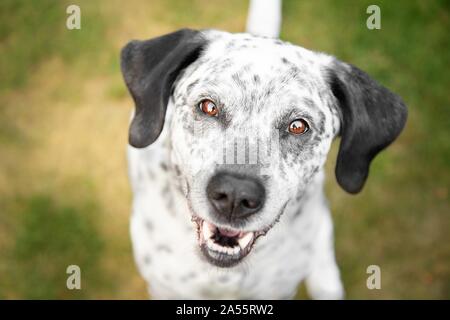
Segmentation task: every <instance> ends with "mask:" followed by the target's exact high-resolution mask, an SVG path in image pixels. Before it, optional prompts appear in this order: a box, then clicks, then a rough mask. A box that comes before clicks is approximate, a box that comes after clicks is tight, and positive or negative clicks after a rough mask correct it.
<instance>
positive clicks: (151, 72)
mask: <svg viewBox="0 0 450 320" xmlns="http://www.w3.org/2000/svg"><path fill="white" fill-rule="evenodd" d="M205 45H206V40H204V39H203V38H202V37H201V35H200V33H199V32H198V31H195V30H190V29H182V30H179V31H177V32H173V33H169V34H166V35H164V36H161V37H158V38H154V39H150V40H146V41H137V40H134V41H131V42H129V43H128V44H127V45H126V46H125V47H124V48H123V49H122V52H121V68H122V73H123V77H124V80H125V83H126V85H127V87H128V90H129V91H130V94H131V96H132V97H133V100H134V103H135V106H136V112H135V115H134V118H133V121H132V122H131V126H130V132H129V133H130V134H129V143H130V144H131V145H132V146H134V147H137V148H143V147H146V146H148V145H150V144H151V143H153V142H154V141H155V140H156V139H157V138H158V136H159V135H160V133H161V130H162V128H163V125H164V119H165V115H166V108H167V103H168V101H169V97H170V95H171V94H172V89H173V88H172V86H173V84H174V82H175V80H176V78H177V77H178V75H179V74H180V73H181V72H182V70H183V69H185V68H186V67H187V66H189V65H190V64H191V63H192V62H194V61H195V60H197V58H198V57H199V56H200V54H201V51H202V49H203V47H204V46H205Z"/></svg>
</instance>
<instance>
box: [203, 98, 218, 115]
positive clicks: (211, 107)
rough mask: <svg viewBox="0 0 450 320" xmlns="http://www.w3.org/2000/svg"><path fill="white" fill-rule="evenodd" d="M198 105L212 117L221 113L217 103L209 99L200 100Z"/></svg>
mask: <svg viewBox="0 0 450 320" xmlns="http://www.w3.org/2000/svg"><path fill="white" fill-rule="evenodd" d="M198 107H199V108H200V110H202V112H203V113H206V114H207V115H208V116H211V117H214V116H216V115H217V114H218V113H219V109H218V108H217V106H216V104H215V103H214V102H212V101H211V100H209V99H205V100H202V101H200V103H199V104H198Z"/></svg>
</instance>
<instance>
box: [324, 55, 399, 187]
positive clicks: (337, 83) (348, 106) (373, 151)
mask: <svg viewBox="0 0 450 320" xmlns="http://www.w3.org/2000/svg"><path fill="white" fill-rule="evenodd" d="M327 73H328V74H327V77H328V79H327V80H328V81H329V84H330V87H331V91H332V93H333V95H334V96H335V98H336V101H337V108H338V112H339V113H340V115H341V131H340V135H341V142H340V146H339V152H338V157H337V161H336V169H335V172H336V178H337V181H338V183H339V184H340V186H341V187H342V188H343V189H344V190H346V191H347V192H349V193H358V192H359V191H361V189H362V187H363V186H364V182H365V181H366V178H367V176H368V174H369V166H370V162H371V161H372V159H373V158H374V157H375V156H376V155H377V154H378V153H379V152H380V151H381V150H383V149H384V148H385V147H387V146H388V145H389V144H390V143H391V142H392V141H394V140H395V138H396V137H397V136H398V135H399V134H400V132H401V131H402V129H403V127H404V125H405V122H406V117H407V109H406V106H405V104H404V103H403V101H402V100H401V98H400V97H399V96H397V95H396V94H394V93H392V92H391V91H389V90H388V89H386V88H385V87H383V86H382V85H381V84H379V83H377V82H376V81H375V80H373V79H372V78H370V76H369V75H367V74H366V73H365V72H363V71H361V70H360V69H358V68H356V67H355V66H352V65H350V64H347V63H344V62H341V61H339V60H336V59H334V60H333V61H332V63H331V65H329V66H328V67H327Z"/></svg>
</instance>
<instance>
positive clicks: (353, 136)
mask: <svg viewBox="0 0 450 320" xmlns="http://www.w3.org/2000/svg"><path fill="white" fill-rule="evenodd" d="M121 58H122V61H121V65H122V71H123V75H124V79H125V82H126V84H127V86H128V89H129V91H130V93H131V96H132V97H133V100H134V103H135V106H136V108H135V113H134V115H133V119H132V122H131V126H130V132H129V142H130V145H131V146H129V148H128V157H129V172H130V178H131V184H132V188H133V214H132V217H131V236H132V242H133V250H134V254H135V259H136V262H137V265H138V267H139V270H140V272H141V274H142V276H143V277H144V278H145V279H146V281H147V282H148V284H149V291H150V294H151V296H152V297H154V298H212V299H215V298H231V299H234V298H236V299H239V298H262V299H265V298H275V299H278V298H292V297H293V296H294V295H295V293H296V288H297V286H298V284H299V283H300V282H301V281H302V280H305V281H306V285H307V288H308V291H309V293H310V295H311V296H312V297H313V298H325V299H334V298H342V297H343V294H344V293H343V287H342V284H341V280H340V275H339V270H338V267H337V265H336V262H335V256H334V247H333V225H332V220H331V216H330V212H329V208H328V206H327V204H326V200H325V196H324V192H323V183H324V170H323V165H324V163H325V160H326V158H327V153H328V151H329V149H330V145H331V143H332V141H333V139H334V138H336V137H338V136H340V137H341V142H340V148H339V153H338V158H337V163H336V178H337V181H338V183H339V184H340V186H341V187H342V188H344V189H345V190H346V191H348V192H350V193H357V192H359V191H360V190H361V188H362V187H363V185H364V182H365V180H366V178H367V176H368V172H369V166H370V162H371V160H372V159H373V158H374V157H375V156H376V155H377V153H378V152H380V151H381V150H383V149H384V148H385V147H386V146H388V145H389V144H390V143H391V142H392V141H393V140H394V139H395V138H396V137H397V136H398V135H399V133H400V131H401V130H402V128H403V126H404V124H405V121H406V116H407V111H406V107H405V105H404V104H403V102H402V100H401V99H400V98H399V97H398V96H397V95H395V94H393V93H392V92H390V91H389V90H388V89H386V88H384V87H383V86H382V85H380V84H379V83H377V82H376V81H374V80H373V79H371V78H370V77H369V76H368V75H367V74H366V73H364V72H363V71H361V70H359V69H358V68H356V67H354V66H352V65H350V64H347V63H344V62H342V61H339V60H337V59H336V58H334V57H332V56H329V55H326V54H323V53H317V52H313V51H310V50H307V49H304V48H302V47H299V46H296V45H293V44H290V43H287V42H283V41H280V40H276V39H273V38H268V37H258V36H254V35H250V34H231V33H227V32H222V31H216V30H203V31H195V30H190V29H183V30H179V31H177V32H174V33H170V34H167V35H163V36H161V37H158V38H154V39H150V40H147V41H132V42H130V43H129V44H128V45H127V46H126V47H125V48H124V49H123V50H122V57H121Z"/></svg>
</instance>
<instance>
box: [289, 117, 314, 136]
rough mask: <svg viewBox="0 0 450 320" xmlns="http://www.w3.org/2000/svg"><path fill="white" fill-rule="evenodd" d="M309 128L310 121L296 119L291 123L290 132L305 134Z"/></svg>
mask: <svg viewBox="0 0 450 320" xmlns="http://www.w3.org/2000/svg"><path fill="white" fill-rule="evenodd" d="M308 130H309V126H308V123H307V122H306V121H305V120H303V119H296V120H294V121H292V122H291V123H290V124H289V132H290V133H293V134H303V133H305V132H306V131H308Z"/></svg>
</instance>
